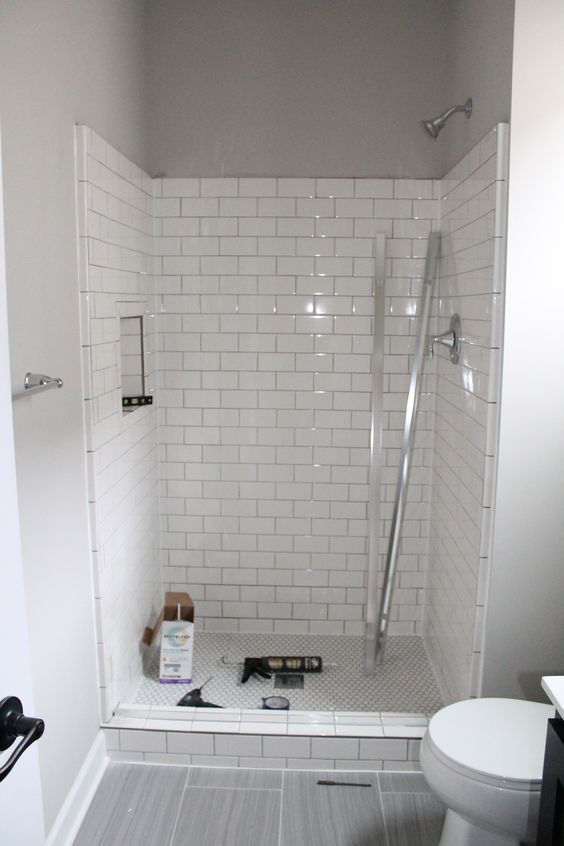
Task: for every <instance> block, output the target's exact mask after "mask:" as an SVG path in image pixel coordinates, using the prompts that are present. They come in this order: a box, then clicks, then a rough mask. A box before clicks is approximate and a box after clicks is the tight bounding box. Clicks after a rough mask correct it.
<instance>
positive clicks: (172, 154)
mask: <svg viewBox="0 0 564 846" xmlns="http://www.w3.org/2000/svg"><path fill="white" fill-rule="evenodd" d="M513 6H514V0H496V2H495V3H492V2H491V0H456V2H451V1H450V0H404V1H403V2H397V0H348V2H346V3H339V2H327V0H305V1H304V0H232V2H230V3H218V2H210V0H146V7H147V27H148V35H149V37H148V54H147V71H148V76H147V79H148V93H149V101H148V102H149V109H148V126H149V133H148V137H149V151H150V153H149V170H150V172H151V173H153V174H159V175H166V176H191V175H206V176H222V175H241V176H265V175H267V176H268V175H279V176H303V175H307V176H310V175H318V176H351V175H354V176H419V177H430V176H434V177H441V176H443V175H444V174H445V173H446V171H447V170H448V169H449V168H450V167H452V165H453V164H454V163H455V162H456V161H458V160H459V159H461V158H462V156H463V155H464V154H465V153H466V152H468V150H470V149H471V148H472V147H473V146H474V145H475V144H476V143H477V142H478V141H479V139H480V138H482V137H483V136H484V135H485V134H486V132H487V131H488V130H489V129H491V127H492V126H493V125H494V124H495V123H497V122H499V121H504V120H508V119H509V104H510V96H511V53H512V36H513ZM468 96H472V97H473V98H474V104H475V111H474V115H473V117H472V119H471V120H469V121H466V120H465V119H464V118H463V117H462V116H458V115H457V116H456V117H455V118H454V119H453V120H452V121H451V122H450V124H449V127H448V130H446V131H445V132H443V134H442V135H441V136H440V138H439V139H438V140H437V141H432V140H431V139H429V138H427V137H426V136H424V134H423V132H422V130H421V127H420V126H419V120H420V119H421V118H423V117H429V116H432V115H434V114H437V113H438V112H441V111H443V110H444V109H445V108H446V107H447V106H448V105H451V104H453V103H456V102H464V101H465V99H466V97H468Z"/></svg>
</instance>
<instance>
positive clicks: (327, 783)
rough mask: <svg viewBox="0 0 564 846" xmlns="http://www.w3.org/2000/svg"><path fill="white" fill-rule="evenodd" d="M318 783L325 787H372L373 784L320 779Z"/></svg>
mask: <svg viewBox="0 0 564 846" xmlns="http://www.w3.org/2000/svg"><path fill="white" fill-rule="evenodd" d="M317 783H318V784H321V785H323V786H325V787H372V785H371V784H367V783H366V782H359V781H326V780H325V779H319V781H318V782H317Z"/></svg>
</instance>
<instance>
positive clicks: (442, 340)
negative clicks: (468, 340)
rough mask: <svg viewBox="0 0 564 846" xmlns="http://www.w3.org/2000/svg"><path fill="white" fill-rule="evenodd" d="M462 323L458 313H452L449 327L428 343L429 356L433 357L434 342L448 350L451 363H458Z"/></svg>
mask: <svg viewBox="0 0 564 846" xmlns="http://www.w3.org/2000/svg"><path fill="white" fill-rule="evenodd" d="M461 335H462V325H461V323H460V317H459V316H458V314H453V315H452V317H451V319H450V329H448V330H447V331H446V332H443V333H442V335H436V336H435V337H434V338H431V341H430V343H429V358H433V354H434V352H435V344H441V346H443V347H447V348H448V349H449V350H450V360H451V361H452V363H453V364H458V362H459V361H460V352H461V350H462V336H461Z"/></svg>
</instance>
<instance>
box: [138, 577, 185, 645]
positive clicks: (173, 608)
mask: <svg viewBox="0 0 564 846" xmlns="http://www.w3.org/2000/svg"><path fill="white" fill-rule="evenodd" d="M179 606H180V619H181V620H184V622H188V623H193V622H194V603H193V602H192V597H191V596H190V594H189V593H180V592H175V591H169V592H168V593H165V601H164V605H163V608H162V611H161V613H160V614H159V616H158V618H157V621H156V623H155V625H154V626H153V628H150V626H147V627H146V629H145V631H144V632H143V643H144V644H145V645H146V646H151V644H152V643H153V641H154V640H155V638H156V636H157V634H158V633H159V629H160V627H161V624H162V621H163V620H178V619H179V614H178V607H179Z"/></svg>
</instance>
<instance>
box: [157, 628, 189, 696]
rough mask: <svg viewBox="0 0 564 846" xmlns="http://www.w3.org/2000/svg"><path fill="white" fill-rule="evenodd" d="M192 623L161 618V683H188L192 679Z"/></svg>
mask: <svg viewBox="0 0 564 846" xmlns="http://www.w3.org/2000/svg"><path fill="white" fill-rule="evenodd" d="M193 649H194V623H189V622H187V621H186V620H163V622H162V638H161V660H160V668H159V681H160V682H161V684H189V683H190V682H191V681H192V653H193Z"/></svg>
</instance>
